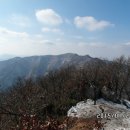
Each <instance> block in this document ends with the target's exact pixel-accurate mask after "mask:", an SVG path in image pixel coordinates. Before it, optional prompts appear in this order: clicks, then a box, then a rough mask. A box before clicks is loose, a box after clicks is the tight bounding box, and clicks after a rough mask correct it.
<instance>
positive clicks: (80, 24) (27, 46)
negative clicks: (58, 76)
mask: <svg viewBox="0 0 130 130" xmlns="http://www.w3.org/2000/svg"><path fill="white" fill-rule="evenodd" d="M129 11H130V1H129V0H125V1H122V0H120V1H119V0H115V1H113V0H109V1H108V0H100V1H95V0H82V1H79V0H71V1H69V0H64V1H61V0H55V1H53V0H44V1H43V0H19V1H17V0H12V1H9V0H5V1H0V16H1V20H0V56H1V55H5V54H6V55H12V56H33V55H58V54H64V53H76V54H79V55H90V56H92V57H102V58H109V59H113V58H115V57H119V56H121V55H125V56H130V51H129V50H130V37H129V34H130V26H129V23H130V18H129Z"/></svg>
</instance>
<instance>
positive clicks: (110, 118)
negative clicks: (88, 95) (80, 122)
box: [67, 99, 130, 130]
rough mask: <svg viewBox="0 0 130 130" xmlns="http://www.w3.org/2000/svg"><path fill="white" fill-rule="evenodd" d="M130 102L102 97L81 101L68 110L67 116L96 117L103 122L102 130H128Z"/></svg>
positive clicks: (129, 129)
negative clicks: (95, 100)
mask: <svg viewBox="0 0 130 130" xmlns="http://www.w3.org/2000/svg"><path fill="white" fill-rule="evenodd" d="M129 106H130V102H129V101H127V100H123V101H122V104H116V103H113V102H110V101H105V100H104V99H99V100H97V104H96V105H94V101H93V100H91V99H88V100H87V101H81V102H79V103H77V104H76V106H73V107H72V108H71V109H70V110H69V111H68V114H67V115H68V117H78V118H84V119H89V118H93V117H96V118H97V119H99V120H101V122H102V124H104V126H103V128H104V130H117V129H118V130H130V109H129Z"/></svg>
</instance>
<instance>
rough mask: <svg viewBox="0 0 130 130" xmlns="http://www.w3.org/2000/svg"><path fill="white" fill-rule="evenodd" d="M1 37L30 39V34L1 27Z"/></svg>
mask: <svg viewBox="0 0 130 130" xmlns="http://www.w3.org/2000/svg"><path fill="white" fill-rule="evenodd" d="M0 36H4V37H22V38H23V37H28V36H29V35H28V33H26V32H16V31H12V30H9V29H7V28H3V27H0Z"/></svg>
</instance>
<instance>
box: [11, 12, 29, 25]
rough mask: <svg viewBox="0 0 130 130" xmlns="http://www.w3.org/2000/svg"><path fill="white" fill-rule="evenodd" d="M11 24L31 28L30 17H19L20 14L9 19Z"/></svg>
mask: <svg viewBox="0 0 130 130" xmlns="http://www.w3.org/2000/svg"><path fill="white" fill-rule="evenodd" d="M9 23H11V24H14V25H17V26H21V27H30V25H31V22H30V19H29V18H28V17H26V16H23V15H18V14H17V15H16V14H13V15H11V17H10V19H9Z"/></svg>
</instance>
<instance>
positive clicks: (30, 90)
mask: <svg viewBox="0 0 130 130" xmlns="http://www.w3.org/2000/svg"><path fill="white" fill-rule="evenodd" d="M88 98H91V99H93V100H94V101H95V104H96V100H97V99H98V98H104V99H106V100H111V101H113V102H118V103H120V101H121V99H128V100H130V58H125V57H124V56H121V57H120V58H117V59H114V60H113V61H107V60H97V61H95V62H92V63H86V64H84V65H83V66H82V67H75V66H69V65H68V66H67V67H62V68H60V69H57V70H53V71H50V72H49V73H48V74H47V75H45V76H41V77H38V78H37V79H36V80H34V79H26V80H25V79H21V78H18V80H17V82H16V83H14V85H13V86H12V87H11V88H8V89H7V90H1V91H0V129H1V130H10V129H12V130H13V129H14V130H17V129H18V130H25V129H24V128H23V127H24V126H22V125H21V124H22V123H23V122H22V123H21V120H23V118H27V117H28V118H29V117H30V116H32V117H33V118H34V117H35V120H38V121H40V123H42V122H44V121H46V120H48V119H50V118H53V119H57V120H58V119H60V120H64V118H66V115H67V111H68V110H69V109H70V107H72V106H73V105H75V104H76V103H77V102H79V101H82V100H86V99H88ZM25 120H26V119H24V121H25ZM27 127H28V128H27ZM31 129H33V126H26V130H31ZM34 130H40V128H39V129H36V128H35V129H34ZM41 130H42V128H41ZM43 130H44V129H43Z"/></svg>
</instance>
